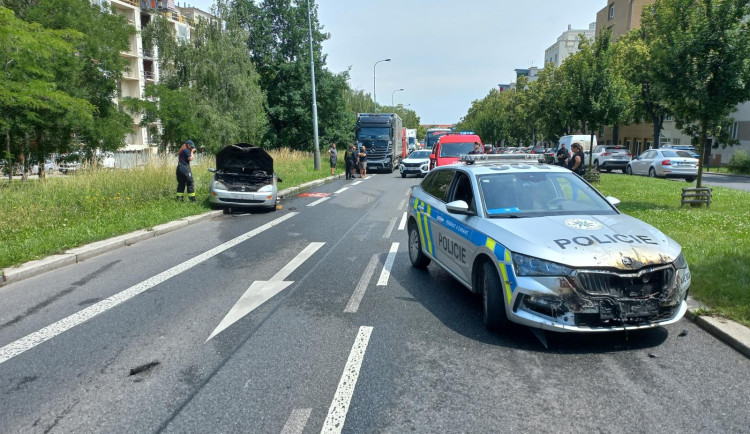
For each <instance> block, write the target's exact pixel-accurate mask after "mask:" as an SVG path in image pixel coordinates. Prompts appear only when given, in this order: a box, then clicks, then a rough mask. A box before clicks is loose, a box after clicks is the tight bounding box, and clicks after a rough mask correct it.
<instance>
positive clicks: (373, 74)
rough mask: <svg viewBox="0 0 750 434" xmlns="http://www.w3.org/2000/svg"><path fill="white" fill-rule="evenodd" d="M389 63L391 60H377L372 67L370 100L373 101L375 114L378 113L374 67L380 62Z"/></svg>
mask: <svg viewBox="0 0 750 434" xmlns="http://www.w3.org/2000/svg"><path fill="white" fill-rule="evenodd" d="M390 61H391V59H383V60H378V61H377V62H375V64H374V65H372V99H373V101H375V113H377V112H378V97H377V96H375V67H376V66H378V63H380V62H390Z"/></svg>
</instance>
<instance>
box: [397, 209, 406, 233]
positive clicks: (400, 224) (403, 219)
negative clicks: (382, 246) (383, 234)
mask: <svg viewBox="0 0 750 434" xmlns="http://www.w3.org/2000/svg"><path fill="white" fill-rule="evenodd" d="M405 227H406V211H404V215H403V216H402V217H401V223H399V224H398V230H400V231H403V230H404V228H405Z"/></svg>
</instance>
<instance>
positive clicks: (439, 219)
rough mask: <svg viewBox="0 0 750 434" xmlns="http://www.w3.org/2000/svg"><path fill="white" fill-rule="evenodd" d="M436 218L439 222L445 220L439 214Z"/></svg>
mask: <svg viewBox="0 0 750 434" xmlns="http://www.w3.org/2000/svg"><path fill="white" fill-rule="evenodd" d="M436 220H437V221H439V222H440V223H442V222H444V221H445V219H444V218H443V216H441V215H439V216H437V218H436Z"/></svg>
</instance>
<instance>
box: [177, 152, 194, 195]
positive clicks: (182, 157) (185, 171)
mask: <svg viewBox="0 0 750 434" xmlns="http://www.w3.org/2000/svg"><path fill="white" fill-rule="evenodd" d="M193 154H195V145H194V144H193V141H192V140H185V144H183V145H182V148H180V151H179V152H178V153H177V157H178V159H179V160H178V162H177V200H179V201H182V202H184V201H185V187H187V196H188V198H189V199H190V202H195V186H194V185H193V172H191V171H190V162H191V161H192V160H193Z"/></svg>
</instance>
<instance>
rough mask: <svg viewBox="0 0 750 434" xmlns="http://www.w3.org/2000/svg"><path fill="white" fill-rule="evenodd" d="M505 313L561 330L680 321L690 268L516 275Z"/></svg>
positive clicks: (634, 327) (669, 266)
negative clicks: (562, 274)
mask: <svg viewBox="0 0 750 434" xmlns="http://www.w3.org/2000/svg"><path fill="white" fill-rule="evenodd" d="M516 281H517V286H516V288H515V291H514V292H513V297H512V301H511V306H512V308H511V309H510V312H509V316H510V318H511V320H513V321H514V322H517V323H520V324H524V325H528V326H531V327H537V328H542V329H545V330H551V331H560V332H575V331H579V332H592V331H612V330H637V329H645V328H652V327H657V326H662V325H667V324H672V323H674V322H676V321H679V320H680V319H681V318H682V317H683V316H684V315H685V312H686V311H687V302H686V301H685V299H686V298H687V293H688V290H689V288H690V270H689V268H687V267H685V268H682V269H678V268H675V267H674V266H673V264H666V265H661V266H652V267H647V268H644V269H642V270H638V271H632V272H630V271H628V272H624V271H621V270H616V271H612V270H576V271H575V272H574V273H573V274H572V275H571V276H567V277H522V276H518V277H516Z"/></svg>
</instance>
